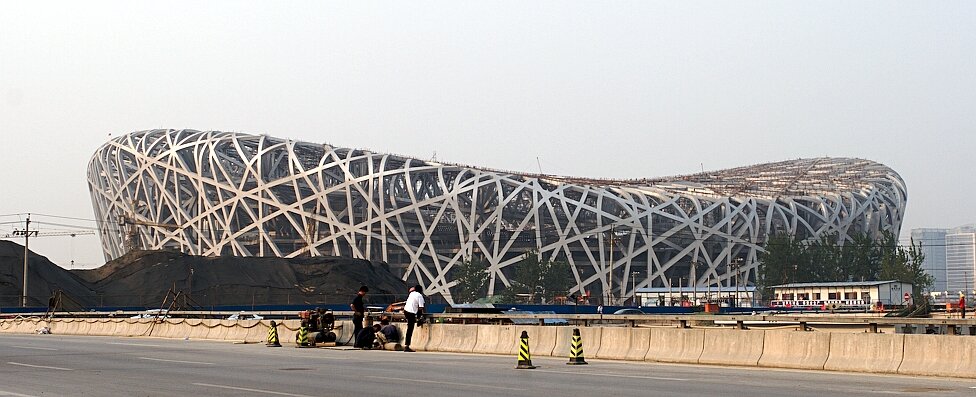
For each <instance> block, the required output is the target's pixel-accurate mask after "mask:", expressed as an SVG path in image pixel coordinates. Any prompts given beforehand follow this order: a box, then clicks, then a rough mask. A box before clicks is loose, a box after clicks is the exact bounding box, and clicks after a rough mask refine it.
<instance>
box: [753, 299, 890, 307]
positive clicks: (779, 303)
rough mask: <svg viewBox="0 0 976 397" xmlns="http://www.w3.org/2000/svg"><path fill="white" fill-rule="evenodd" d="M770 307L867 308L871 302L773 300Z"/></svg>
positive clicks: (858, 300) (848, 300)
mask: <svg viewBox="0 0 976 397" xmlns="http://www.w3.org/2000/svg"><path fill="white" fill-rule="evenodd" d="M769 306H770V307H824V308H829V307H869V306H871V301H869V300H865V299H824V300H774V301H770V302H769Z"/></svg>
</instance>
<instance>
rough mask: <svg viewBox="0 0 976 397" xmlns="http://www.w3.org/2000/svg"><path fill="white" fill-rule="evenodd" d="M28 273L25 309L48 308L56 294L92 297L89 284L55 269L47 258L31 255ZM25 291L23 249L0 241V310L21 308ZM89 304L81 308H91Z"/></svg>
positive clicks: (56, 267)
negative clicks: (61, 292) (49, 302)
mask: <svg viewBox="0 0 976 397" xmlns="http://www.w3.org/2000/svg"><path fill="white" fill-rule="evenodd" d="M29 258H30V260H29V263H28V272H27V296H28V299H27V305H28V306H33V307H37V306H47V305H48V299H49V298H50V297H51V296H53V295H54V293H55V292H56V291H58V290H62V291H64V293H65V294H68V295H70V296H79V297H86V296H92V295H94V294H93V292H92V290H91V288H89V286H88V283H87V282H85V280H83V279H81V277H79V276H78V275H75V274H72V273H71V272H69V271H67V270H65V269H63V268H61V267H60V266H58V265H55V264H54V263H52V262H51V261H50V260H48V259H47V258H46V257H44V256H41V255H38V254H36V253H34V252H31V253H30V256H29ZM23 290H24V246H23V245H20V244H17V243H14V242H12V241H7V240H0V306H3V307H17V306H20V304H21V302H20V300H21V296H22V293H23ZM91 303H93V302H91V301H85V302H82V304H89V305H90V304H91Z"/></svg>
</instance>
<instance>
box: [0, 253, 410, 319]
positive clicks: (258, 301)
mask: <svg viewBox="0 0 976 397" xmlns="http://www.w3.org/2000/svg"><path fill="white" fill-rule="evenodd" d="M23 252H24V247H23V246H22V245H19V244H16V243H13V242H9V241H0V305H3V306H11V307H12V306H19V304H20V300H19V299H20V298H19V297H20V293H21V288H22V277H21V274H22V272H23ZM361 285H366V286H369V288H370V292H369V295H368V296H367V300H368V301H369V302H370V303H372V304H385V303H390V302H393V301H396V300H400V299H402V298H403V297H405V296H406V291H407V286H406V284H404V282H403V281H402V280H400V279H399V278H398V277H396V276H395V275H394V274H393V273H391V272H390V270H389V268H388V267H387V265H386V264H384V263H375V262H370V261H367V260H361V259H351V258H341V257H329V256H325V257H312V258H277V257H248V258H241V257H202V256H192V255H186V254H183V253H180V252H176V251H134V252H130V253H128V254H126V255H124V256H122V257H120V258H118V259H115V260H113V261H110V262H108V263H106V264H105V265H103V266H101V267H98V268H95V269H90V270H72V271H68V270H65V269H63V268H61V267H59V266H57V265H55V264H53V263H51V261H49V260H47V258H44V257H42V256H39V255H36V254H33V253H32V254H31V263H30V273H29V275H28V288H29V289H30V294H29V295H30V297H31V299H30V306H35V307H36V306H47V304H48V298H49V297H51V296H52V294H53V293H54V292H55V291H57V290H59V289H60V290H63V291H64V293H65V294H66V295H67V296H68V297H70V299H71V300H73V301H75V302H77V303H78V304H79V305H81V306H83V307H86V308H96V307H103V306H107V307H137V306H138V307H158V306H160V304H162V302H163V300H164V298H166V297H167V295H168V294H169V293H170V292H171V291H172V292H178V291H181V292H183V293H184V294H185V295H186V296H188V297H189V300H190V301H191V303H193V304H195V305H196V306H198V307H200V308H210V307H213V306H241V305H246V306H251V305H254V306H257V305H288V304H292V305H295V304H320V305H326V304H341V305H345V304H348V303H349V302H350V301H351V300H352V298H353V295H355V293H356V290H358V289H359V287H360V286H361Z"/></svg>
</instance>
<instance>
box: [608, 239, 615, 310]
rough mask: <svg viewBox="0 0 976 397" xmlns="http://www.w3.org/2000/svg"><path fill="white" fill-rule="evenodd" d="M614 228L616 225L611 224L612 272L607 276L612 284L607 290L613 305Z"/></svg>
mask: <svg viewBox="0 0 976 397" xmlns="http://www.w3.org/2000/svg"><path fill="white" fill-rule="evenodd" d="M613 229H614V225H613V224H611V225H610V273H609V274H608V275H607V278H608V279H609V280H608V283H609V285H610V289H609V291H607V297H608V298H609V302H610V304H611V305H612V304H613V240H614V237H616V236H615V235H614V233H613Z"/></svg>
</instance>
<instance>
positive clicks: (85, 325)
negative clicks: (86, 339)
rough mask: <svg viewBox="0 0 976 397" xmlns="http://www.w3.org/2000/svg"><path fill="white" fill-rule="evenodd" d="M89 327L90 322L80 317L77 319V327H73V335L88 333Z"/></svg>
mask: <svg viewBox="0 0 976 397" xmlns="http://www.w3.org/2000/svg"><path fill="white" fill-rule="evenodd" d="M90 329H91V323H90V322H88V320H85V319H82V320H80V321H78V328H76V329H75V332H76V334H75V335H89V330H90Z"/></svg>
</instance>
